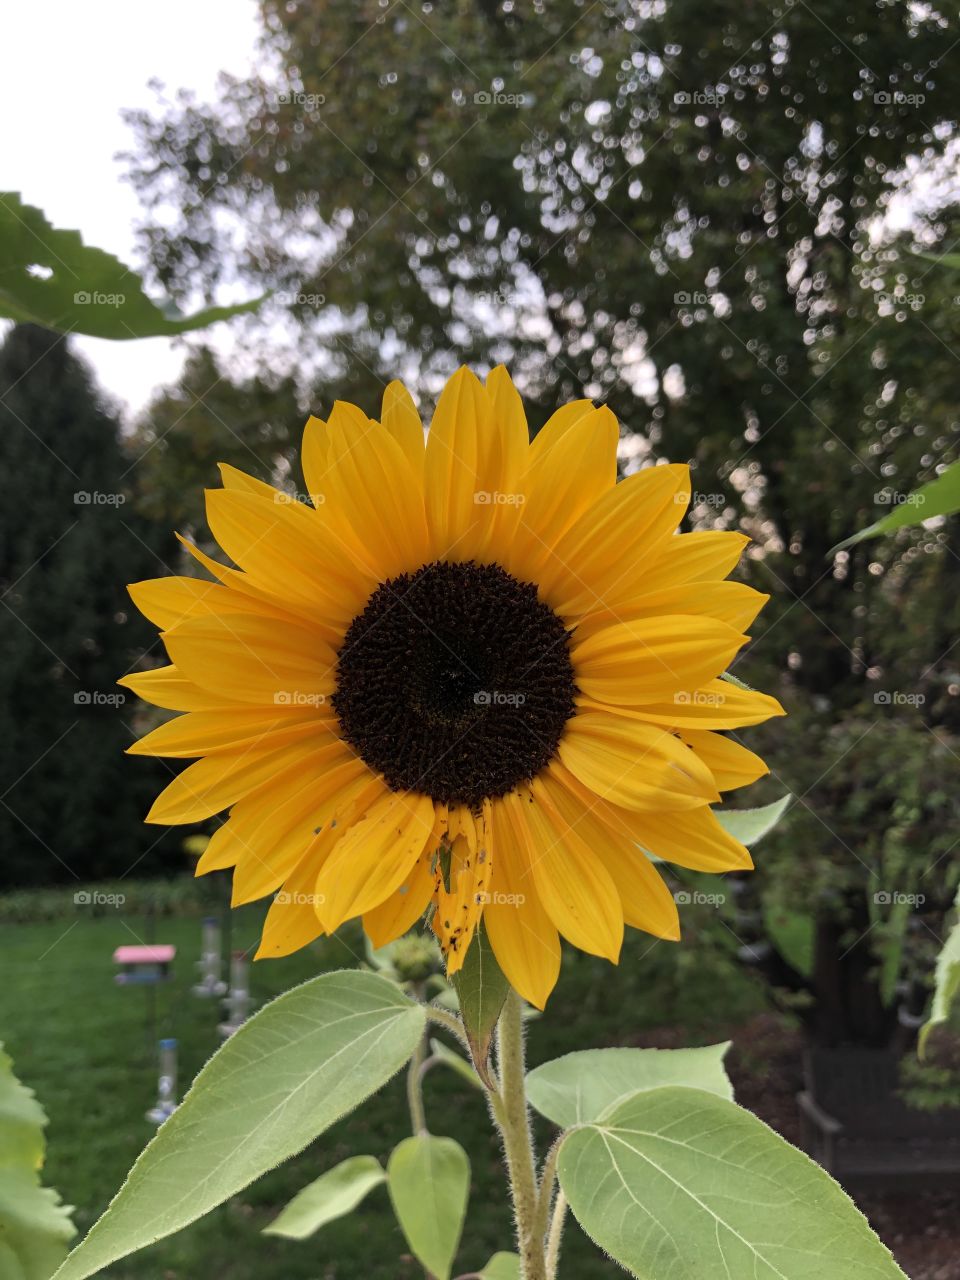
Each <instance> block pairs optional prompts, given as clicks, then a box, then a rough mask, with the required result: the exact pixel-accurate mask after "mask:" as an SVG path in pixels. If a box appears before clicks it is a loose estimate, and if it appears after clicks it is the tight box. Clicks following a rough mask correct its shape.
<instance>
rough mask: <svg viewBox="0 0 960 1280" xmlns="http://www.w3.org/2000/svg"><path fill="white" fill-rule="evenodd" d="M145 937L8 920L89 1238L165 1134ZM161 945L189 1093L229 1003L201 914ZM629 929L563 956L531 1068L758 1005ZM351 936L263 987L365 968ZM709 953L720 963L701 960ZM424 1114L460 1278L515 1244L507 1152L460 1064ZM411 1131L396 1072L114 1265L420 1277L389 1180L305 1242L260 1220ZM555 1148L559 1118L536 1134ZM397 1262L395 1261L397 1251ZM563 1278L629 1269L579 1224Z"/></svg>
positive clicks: (13, 996)
mask: <svg viewBox="0 0 960 1280" xmlns="http://www.w3.org/2000/svg"><path fill="white" fill-rule="evenodd" d="M261 917H262V909H261V908H259V907H251V908H244V909H242V910H241V911H239V912H236V913H234V916H233V944H234V945H235V946H243V947H246V946H251V945H252V944H253V943H254V942H255V940H256V938H257V935H258V932H259V924H260V919H261ZM146 936H147V933H146V922H145V921H144V920H143V919H142V918H141V917H138V916H125V915H123V914H122V912H119V911H118V912H113V913H111V914H109V915H105V916H103V917H100V918H94V919H91V918H85V917H82V916H78V917H76V918H73V919H68V920H66V921H63V920H60V921H52V922H46V923H42V924H4V925H3V926H2V928H0V974H2V978H3V980H2V983H0V1040H2V1041H3V1042H4V1043H5V1046H6V1048H7V1050H8V1052H9V1053H10V1054H11V1055H12V1057H13V1061H14V1069H15V1070H16V1072H17V1074H18V1075H19V1076H20V1078H21V1079H22V1080H23V1081H24V1082H25V1083H27V1084H29V1085H30V1086H31V1087H32V1088H33V1089H34V1090H35V1091H36V1093H37V1095H38V1097H39V1099H40V1101H41V1102H42V1103H43V1105H44V1107H45V1108H46V1110H47V1113H48V1115H49V1117H50V1125H49V1128H48V1131H47V1137H48V1153H47V1164H46V1168H45V1172H44V1181H45V1182H46V1183H47V1184H48V1185H51V1186H55V1187H56V1188H58V1190H59V1191H60V1192H61V1194H62V1196H63V1197H64V1199H65V1200H67V1201H68V1202H69V1203H71V1204H73V1205H75V1206H77V1208H76V1213H75V1215H74V1216H75V1221H76V1223H77V1226H78V1228H79V1230H80V1231H81V1232H82V1233H83V1232H86V1231H87V1229H88V1228H89V1227H90V1225H91V1224H92V1223H93V1222H94V1221H95V1219H96V1218H97V1217H98V1216H99V1214H100V1213H101V1212H102V1211H103V1209H104V1208H105V1207H106V1205H107V1203H108V1201H109V1200H110V1198H111V1197H112V1196H113V1194H114V1193H115V1192H116V1190H117V1188H118V1187H119V1186H120V1184H121V1182H122V1180H123V1177H124V1175H125V1173H126V1171H127V1170H128V1168H129V1167H130V1165H131V1164H132V1163H133V1160H134V1159H135V1157H136V1156H137V1154H138V1153H139V1151H140V1150H141V1149H142V1147H143V1146H144V1145H145V1143H146V1142H147V1140H148V1139H149V1138H150V1136H151V1134H152V1132H153V1129H152V1127H151V1125H150V1124H149V1123H148V1122H147V1121H146V1120H145V1119H144V1112H145V1111H146V1110H147V1108H148V1107H150V1106H151V1105H152V1104H153V1102H154V1099H155V1090H156V1071H155V1067H154V1064H153V1060H152V1054H151V1050H150V1048H149V1046H148V1043H147V1038H146V1034H145V1014H146V1001H147V996H146V992H145V990H143V989H142V988H137V987H128V988H120V987H117V986H116V985H115V984H114V981H113V972H114V966H113V963H112V959H111V956H112V952H113V949H114V948H115V947H116V946H118V945H121V944H124V943H131V942H134V941H137V940H140V939H143V938H145V937H146ZM155 940H156V941H158V942H172V943H175V944H176V946H177V961H176V965H175V978H174V981H173V982H172V983H171V984H169V985H168V986H167V987H165V988H162V989H161V991H160V994H159V1001H158V1010H159V1015H160V1016H159V1024H160V1034H161V1035H175V1036H176V1037H177V1038H178V1040H179V1042H180V1087H181V1093H182V1091H183V1090H185V1088H186V1087H187V1084H188V1083H189V1081H190V1080H191V1079H192V1078H193V1076H194V1075H195V1074H196V1072H197V1070H198V1069H199V1068H200V1066H201V1065H202V1063H203V1062H204V1061H205V1059H206V1058H207V1057H209V1055H210V1054H211V1053H212V1052H213V1050H214V1049H215V1048H216V1047H217V1045H218V1044H219V1037H218V1035H217V1031H216V1024H217V1021H218V1020H219V1006H218V1005H217V1004H216V1002H214V1001H209V1000H200V999H197V998H196V997H194V996H193V995H192V994H191V992H190V987H191V985H192V983H193V982H194V981H195V980H196V971H195V968H194V963H193V962H194V961H195V960H196V959H197V958H198V956H199V944H200V922H199V920H198V919H174V918H170V919H161V920H159V921H158V922H157V925H156V933H155ZM651 942H652V940H651V939H649V938H645V937H642V936H640V935H633V936H632V937H631V938H630V940H629V942H628V944H627V947H626V948H625V954H624V959H623V963H622V964H621V966H620V968H619V969H616V970H614V969H612V968H611V967H610V966H609V965H607V964H605V963H604V962H602V961H599V960H593V959H592V958H591V957H587V956H583V955H579V954H574V953H572V952H568V953H567V954H566V955H565V958H564V969H563V975H562V977H561V981H560V984H559V986H558V988H557V990H556V992H555V993H554V996H553V998H552V1000H551V1003H550V1005H549V1007H548V1012H547V1016H546V1017H544V1018H542V1019H538V1020H536V1021H534V1022H533V1023H532V1024H531V1026H530V1032H529V1057H530V1060H531V1065H536V1064H537V1063H539V1062H542V1061H545V1060H546V1059H548V1058H552V1057H555V1056H557V1055H558V1054H560V1053H568V1052H570V1051H571V1050H574V1049H578V1048H594V1047H598V1046H602V1045H607V1044H616V1043H619V1044H625V1043H629V1042H630V1041H631V1039H632V1037H633V1036H635V1035H636V1034H638V1033H640V1032H642V1031H643V1030H644V1029H647V1028H650V1027H654V1026H657V1027H659V1026H677V1025H682V1026H683V1027H684V1028H686V1034H685V1036H684V1040H685V1042H687V1043H691V1044H693V1043H705V1042H708V1041H709V1040H710V1038H711V1033H712V1032H713V1038H717V1036H716V1028H717V1027H718V1026H720V1025H724V1026H727V1025H729V1024H730V1022H731V1021H732V1020H733V1019H736V1018H738V1017H741V1016H742V1017H748V1016H749V1015H750V1014H751V1013H753V1012H754V1011H756V1010H757V1009H758V1008H759V1007H761V1005H762V1001H763V996H762V991H761V989H760V988H759V986H758V985H757V984H756V983H754V982H753V981H752V980H751V979H750V978H749V977H748V976H746V975H744V974H742V973H740V972H739V971H738V970H737V969H736V968H735V967H734V966H733V964H732V963H730V962H729V960H728V959H727V958H726V957H725V956H723V955H722V954H720V953H718V952H716V951H715V950H713V949H711V950H710V951H709V952H704V951H701V952H700V955H699V956H698V954H697V949H696V946H695V944H693V945H692V946H691V944H689V943H688V944H687V945H686V946H685V947H684V948H679V949H678V948H676V947H671V946H670V945H669V944H653V945H652V946H651ZM358 951H359V944H358V939H357V937H356V935H349V934H348V935H347V937H346V938H345V939H340V938H336V939H327V940H325V941H323V942H322V943H320V944H318V945H317V946H315V947H314V948H312V949H309V950H307V951H304V952H301V953H299V954H298V955H296V956H291V957H289V958H288V959H286V960H281V961H269V962H264V963H260V964H258V965H256V966H254V968H253V974H252V988H253V994H254V997H255V998H256V999H257V1000H258V1001H261V1002H262V1001H264V1000H266V999H268V998H270V997H272V996H274V995H276V994H278V993H280V992H281V991H284V990H286V989H287V988H289V987H291V986H293V985H295V984H296V983H299V982H302V981H303V980H304V979H306V978H308V977H311V976H312V975H314V974H316V973H317V972H319V971H321V970H326V969H335V968H344V967H348V966H352V965H353V964H355V963H356V952H358ZM708 956H709V963H704V961H706V960H707V958H708ZM425 1091H426V1104H427V1116H428V1122H429V1123H430V1126H431V1128H432V1129H433V1130H434V1132H437V1133H442V1134H450V1135H452V1136H453V1137H456V1138H457V1139H458V1140H459V1141H460V1142H461V1143H463V1145H464V1146H465V1147H466V1149H467V1151H468V1152H469V1154H470V1158H471V1161H472V1166H473V1181H472V1188H471V1199H470V1208H469V1212H468V1221H467V1226H466V1229H465V1232H464V1239H463V1244H462V1247H461V1251H460V1254H459V1256H458V1260H457V1267H458V1269H459V1271H473V1270H478V1269H479V1268H480V1267H482V1266H483V1264H484V1263H485V1262H486V1260H487V1258H488V1257H489V1256H490V1254H491V1253H493V1252H495V1251H496V1250H497V1249H505V1248H510V1247H511V1229H510V1218H509V1213H508V1210H507V1207H506V1205H505V1203H504V1201H503V1186H502V1182H501V1177H500V1163H499V1161H500V1156H499V1149H498V1144H497V1141H496V1139H495V1138H494V1137H493V1135H492V1132H491V1129H490V1123H489V1118H488V1116H487V1114H486V1109H485V1106H484V1104H483V1101H482V1099H481V1097H480V1095H479V1094H478V1093H476V1092H475V1091H474V1090H472V1089H471V1088H470V1086H468V1085H467V1084H465V1083H463V1082H461V1081H460V1080H459V1078H458V1077H457V1076H455V1075H454V1074H453V1073H452V1072H449V1071H445V1070H436V1071H434V1072H432V1073H431V1074H430V1076H428V1078H427V1081H426V1085H425ZM408 1132H409V1127H408V1122H407V1119H406V1112H405V1106H404V1101H403V1088H402V1079H399V1078H398V1079H397V1080H395V1081H393V1082H392V1083H391V1084H390V1085H389V1086H388V1087H387V1088H386V1089H385V1090H384V1091H383V1092H382V1093H381V1094H379V1095H378V1096H377V1097H375V1098H374V1099H372V1100H371V1101H370V1102H368V1103H367V1104H366V1105H365V1106H364V1107H363V1108H361V1110H360V1111H358V1112H357V1113H356V1114H354V1115H353V1116H351V1117H348V1118H347V1119H346V1120H344V1121H342V1122H341V1123H339V1124H338V1125H336V1126H335V1127H334V1128H333V1129H331V1130H329V1131H328V1132H327V1133H326V1134H324V1135H322V1136H321V1137H320V1139H318V1141H317V1142H315V1143H313V1144H312V1145H311V1146H310V1147H309V1148H308V1149H307V1150H306V1151H305V1152H303V1153H302V1154H301V1155H300V1156H299V1157H297V1158H296V1159H295V1160H293V1161H291V1162H289V1163H288V1164H286V1165H284V1166H281V1167H280V1168H279V1169H276V1170H274V1171H273V1172H272V1173H270V1174H268V1175H267V1176H266V1177H264V1178H262V1179H261V1180H260V1181H259V1182H258V1183H256V1184H255V1185H254V1186H252V1187H250V1188H248V1189H247V1190H246V1191H244V1192H243V1193H241V1195H239V1196H238V1197H236V1198H235V1199H234V1200H233V1201H231V1202H230V1203H228V1204H227V1205H224V1206H223V1207H221V1208H220V1209H218V1210H216V1211H215V1212H214V1213H212V1214H210V1215H209V1216H208V1217H207V1218H205V1219H203V1220H202V1221H200V1222H198V1223H196V1224H194V1225H193V1226H192V1227H190V1228H188V1229H187V1230H185V1231H183V1232H181V1233H180V1234H179V1235H176V1236H173V1237H171V1238H170V1239H167V1240H164V1241H161V1242H160V1243H159V1244H157V1245H155V1246H153V1247H152V1248H150V1249H148V1250H145V1251H143V1252H142V1253H139V1254H136V1255H134V1256H133V1257H132V1258H130V1259H127V1260H125V1261H123V1262H120V1263H118V1264H116V1265H115V1266H114V1267H112V1268H110V1269H109V1270H108V1271H107V1272H104V1273H103V1274H104V1275H105V1276H109V1277H111V1278H112V1280H263V1278H264V1277H265V1276H266V1277H270V1278H271V1280H273V1278H274V1277H276V1278H278V1280H415V1278H417V1277H422V1274H423V1273H422V1271H421V1269H420V1268H419V1267H418V1265H417V1264H416V1263H415V1262H414V1261H413V1260H412V1259H410V1258H409V1256H406V1257H403V1256H402V1255H403V1254H404V1242H403V1239H402V1237H401V1235H400V1232H399V1229H398V1228H397V1226H396V1223H395V1222H394V1220H393V1216H392V1213H391V1210H390V1207H389V1203H388V1200H387V1195H386V1192H385V1191H384V1190H378V1191H375V1192H374V1193H373V1194H372V1195H371V1196H370V1198H369V1200H368V1201H367V1202H366V1203H365V1204H364V1205H363V1206H362V1207H361V1208H360V1209H359V1210H358V1211H357V1212H356V1213H355V1214H354V1215H352V1216H351V1217H349V1218H345V1219H342V1220H341V1221H340V1222H337V1223H334V1224H331V1225H330V1226H328V1227H326V1228H325V1229H324V1230H323V1231H321V1232H320V1233H318V1235H316V1236H315V1237H314V1238H313V1239H312V1240H311V1241H308V1242H305V1243H302V1244H297V1243H293V1242H287V1241H282V1240H279V1239H276V1238H272V1237H269V1236H263V1235H261V1229H262V1228H263V1227H264V1226H265V1225H266V1224H267V1223H268V1222H269V1221H270V1220H271V1219H272V1218H273V1217H274V1216H275V1215H276V1213H277V1211H278V1210H279V1209H280V1208H281V1207H282V1206H283V1205H284V1204H285V1203H286V1202H287V1201H288V1200H289V1199H290V1198H291V1197H292V1196H293V1195H294V1194H295V1193H296V1192H297V1191H298V1190H299V1189H300V1188H301V1187H302V1186H303V1185H304V1184H306V1183H307V1182H309V1181H310V1180H312V1179H313V1178H315V1177H316V1176H317V1175H318V1174H320V1173H322V1172H323V1171H324V1170H325V1169H327V1168H329V1167H330V1166H331V1165H333V1164H335V1163H337V1162H339V1161H340V1160H342V1159H344V1158H345V1157H347V1156H349V1155H355V1154H365V1153H371V1154H374V1155H378V1156H381V1157H385V1156H386V1155H387V1153H388V1152H389V1151H390V1149H391V1147H392V1146H393V1145H394V1144H395V1143H396V1142H397V1141H398V1140H399V1139H401V1138H403V1137H404V1136H406V1135H407V1133H408ZM540 1137H541V1140H542V1141H548V1140H549V1138H550V1131H549V1128H548V1127H547V1126H544V1127H543V1130H542V1132H541V1133H540ZM398 1257H401V1259H402V1260H401V1261H400V1262H399V1263H398V1261H397V1259H398ZM561 1270H562V1273H563V1276H564V1277H569V1278H571V1280H573V1278H574V1277H575V1278H576V1280H593V1278H594V1277H600V1276H611V1277H612V1276H615V1275H622V1272H621V1271H620V1270H619V1268H617V1267H615V1266H614V1265H613V1264H612V1263H609V1262H605V1261H603V1260H601V1259H600V1258H599V1257H598V1255H597V1252H596V1250H595V1249H594V1248H593V1246H592V1245H590V1244H589V1242H587V1241H586V1240H585V1239H584V1238H583V1237H582V1236H581V1235H580V1234H579V1232H578V1230H577V1229H576V1228H575V1227H573V1226H571V1227H570V1228H569V1229H568V1232H567V1236H566V1245H565V1251H564V1263H563V1265H562V1267H561Z"/></svg>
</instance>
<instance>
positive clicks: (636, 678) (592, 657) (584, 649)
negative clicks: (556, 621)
mask: <svg viewBox="0 0 960 1280" xmlns="http://www.w3.org/2000/svg"><path fill="white" fill-rule="evenodd" d="M746 642H747V637H746V636H744V635H741V634H740V633H739V632H738V631H734V629H733V627H729V626H727V624H726V623H725V622H718V621H717V620H716V619H714V618H698V617H695V616H694V615H692V614H673V615H666V616H664V617H653V618H638V619H636V620H635V621H633V622H616V623H613V624H612V625H611V626H608V627H604V628H602V629H601V630H599V631H595V632H593V634H592V635H588V636H587V637H586V638H585V639H584V640H581V641H575V643H574V645H573V648H572V649H571V653H570V657H571V661H572V662H573V667H574V670H575V671H576V674H577V685H578V687H579V688H580V690H581V691H582V693H583V694H584V696H585V697H588V698H593V699H595V700H596V701H597V702H607V703H625V704H627V705H631V704H632V705H637V704H639V703H646V702H662V701H663V700H664V698H665V697H667V696H670V695H672V694H674V693H677V692H678V691H680V690H683V689H696V688H699V687H700V686H701V685H703V684H705V683H706V682H707V681H708V680H712V679H713V678H714V677H716V676H719V675H720V673H721V672H722V671H724V670H726V668H727V667H728V666H729V665H730V663H731V661H732V660H733V658H734V657H735V656H736V654H737V652H738V651H739V650H740V649H741V648H742V646H743V645H744V644H746Z"/></svg>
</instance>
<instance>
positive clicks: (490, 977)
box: [451, 921, 510, 1088]
mask: <svg viewBox="0 0 960 1280" xmlns="http://www.w3.org/2000/svg"><path fill="white" fill-rule="evenodd" d="M451 981H452V982H453V985H454V988H455V990H456V993H457V999H458V1000H459V1002H460V1016H461V1018H463V1026H464V1030H465V1031H466V1033H467V1040H468V1041H469V1043H470V1052H471V1053H472V1055H473V1065H474V1066H475V1067H476V1069H477V1074H478V1075H479V1076H480V1079H481V1080H482V1081H483V1082H484V1084H485V1085H487V1087H488V1088H493V1087H494V1086H493V1080H492V1078H491V1076H490V1068H489V1065H488V1064H489V1061H490V1045H491V1043H492V1041H493V1033H494V1031H495V1030H496V1026H497V1019H498V1018H499V1017H500V1011H501V1009H502V1008H503V1005H504V1001H505V1000H506V998H507V992H508V991H509V990H510V984H509V983H508V982H507V980H506V978H505V977H504V976H503V970H502V969H501V968H500V966H499V965H498V964H497V961H496V958H495V956H494V954H493V948H492V947H491V946H490V940H489V938H488V937H487V931H486V929H485V928H484V927H483V922H482V921H481V922H480V925H479V926H478V928H477V930H476V932H475V933H474V935H473V940H472V941H471V943H470V946H469V947H468V948H467V954H466V955H465V956H464V958H463V967H462V968H461V969H460V971H459V973H456V974H454V975H453V977H452V979H451Z"/></svg>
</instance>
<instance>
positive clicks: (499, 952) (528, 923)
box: [483, 800, 560, 1009]
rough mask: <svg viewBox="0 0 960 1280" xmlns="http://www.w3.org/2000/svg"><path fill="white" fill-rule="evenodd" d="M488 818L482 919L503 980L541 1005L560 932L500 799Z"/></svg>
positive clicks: (553, 975) (553, 976) (555, 972)
mask: <svg viewBox="0 0 960 1280" xmlns="http://www.w3.org/2000/svg"><path fill="white" fill-rule="evenodd" d="M492 821H493V830H494V835H493V845H494V851H495V858H494V868H493V880H492V886H493V887H492V891H491V900H490V902H488V903H487V904H486V906H485V907H484V909H483V922H484V924H485V926H486V929H487V936H488V937H489V939H490V945H491V946H492V947H493V951H494V955H495V956H496V957H497V963H498V964H499V965H500V968H501V969H502V970H503V972H504V974H505V975H506V978H507V981H508V982H509V983H510V985H511V986H512V987H513V989H514V990H515V991H517V992H519V994H520V995H521V996H522V997H523V998H524V1000H527V1001H529V1002H530V1004H532V1005H535V1006H536V1007H537V1008H538V1009H542V1008H543V1007H544V1005H545V1004H546V1002H547V997H548V996H549V995H550V992H551V991H552V990H553V988H554V987H555V986H556V982H557V977H558V976H559V973H560V936H559V934H558V933H557V927H556V925H555V924H554V923H553V921H552V920H551V919H550V917H549V916H548V915H547V913H546V911H545V910H544V908H543V904H542V903H541V902H540V899H539V898H538V897H537V893H536V889H535V887H534V884H533V878H532V875H531V874H530V870H529V862H528V860H527V855H526V853H525V845H526V841H525V838H524V837H523V836H522V834H521V833H520V832H518V831H517V830H516V829H515V828H514V826H513V823H512V822H511V819H510V814H509V812H508V808H507V806H506V805H505V804H504V802H503V800H496V801H494V803H493V806H492Z"/></svg>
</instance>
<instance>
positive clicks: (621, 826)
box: [534, 765, 701, 942]
mask: <svg viewBox="0 0 960 1280" xmlns="http://www.w3.org/2000/svg"><path fill="white" fill-rule="evenodd" d="M534 785H535V786H536V785H539V786H540V787H541V788H542V790H543V792H544V794H545V795H547V796H548V797H549V799H550V802H551V804H552V805H553V807H554V808H555V810H556V812H557V815H558V817H557V821H558V822H565V823H566V824H567V825H568V827H569V829H570V830H571V831H573V832H575V833H576V834H577V835H578V836H579V838H580V840H581V841H582V842H583V844H584V845H586V846H587V847H588V848H589V849H591V850H592V851H593V855H594V857H595V858H596V859H597V860H598V861H599V862H601V863H602V864H603V866H604V868H605V869H606V873H607V875H608V876H609V878H610V880H611V881H612V882H613V884H614V886H615V888H616V891H617V894H618V898H619V902H620V904H621V912H622V915H623V919H624V922H625V923H626V924H628V925H630V926H631V928H634V929H643V931H644V932H645V933H649V934H652V935H653V936H654V937H655V938H666V939H669V940H670V941H673V942H675V941H677V939H678V938H679V937H680V917H679V915H678V913H677V904H676V902H675V901H674V898H673V894H672V893H671V892H670V890H669V889H668V888H667V886H666V884H665V883H664V881H663V878H662V877H661V876H660V875H659V873H658V872H657V869H656V867H654V865H653V864H652V863H651V861H650V859H649V858H648V857H647V856H646V854H645V853H644V852H643V851H642V850H641V849H640V848H638V847H637V843H636V841H635V839H634V837H633V833H632V827H631V826H630V821H631V820H632V821H633V822H634V823H635V824H636V825H639V822H640V819H641V818H643V817H645V816H646V815H643V814H635V813H626V819H625V820H623V821H621V817H622V815H624V814H625V811H624V810H622V809H620V810H615V809H614V808H613V806H611V805H609V804H606V803H605V802H604V801H599V802H598V801H597V798H596V796H593V795H591V793H590V791H589V790H588V789H587V788H586V787H584V786H583V785H582V784H580V783H578V782H577V781H576V779H575V778H573V777H572V776H571V775H570V774H569V773H567V771H566V770H565V769H563V768H562V766H561V767H559V768H558V767H557V766H555V765H554V766H551V768H550V769H549V770H547V772H546V773H545V774H543V775H542V777H541V778H540V779H538V780H537V783H535V784H534ZM692 812H694V813H699V812H701V811H700V810H699V809H697V810H693V811H692ZM687 816H688V815H687V814H686V813H676V812H674V813H671V814H670V815H669V817H668V818H667V819H665V825H667V824H668V823H670V822H672V821H673V820H674V819H684V820H685V819H686V818H687Z"/></svg>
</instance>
